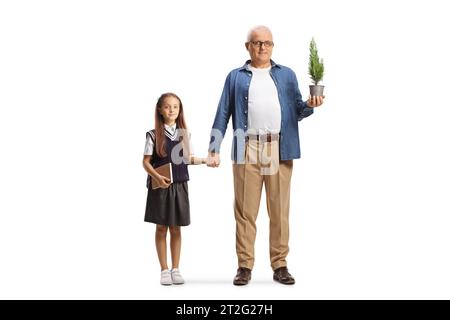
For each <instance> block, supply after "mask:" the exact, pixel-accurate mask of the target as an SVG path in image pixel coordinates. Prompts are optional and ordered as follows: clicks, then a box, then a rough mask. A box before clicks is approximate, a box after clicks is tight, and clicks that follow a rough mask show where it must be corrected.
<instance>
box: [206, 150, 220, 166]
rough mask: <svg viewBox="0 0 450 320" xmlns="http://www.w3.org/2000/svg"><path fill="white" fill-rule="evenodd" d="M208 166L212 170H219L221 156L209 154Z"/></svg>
mask: <svg viewBox="0 0 450 320" xmlns="http://www.w3.org/2000/svg"><path fill="white" fill-rule="evenodd" d="M206 165H207V166H208V167H211V168H217V167H218V166H219V165H220V154H218V153H214V152H209V153H208V159H207V160H206Z"/></svg>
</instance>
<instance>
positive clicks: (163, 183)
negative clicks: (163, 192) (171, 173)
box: [156, 175, 170, 189]
mask: <svg viewBox="0 0 450 320" xmlns="http://www.w3.org/2000/svg"><path fill="white" fill-rule="evenodd" d="M156 180H157V181H158V183H159V184H160V185H161V188H163V189H167V188H168V187H169V186H170V179H169V178H167V177H164V176H162V175H158V177H157V179H156Z"/></svg>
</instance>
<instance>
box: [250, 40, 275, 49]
mask: <svg viewBox="0 0 450 320" xmlns="http://www.w3.org/2000/svg"><path fill="white" fill-rule="evenodd" d="M250 43H251V44H252V46H254V47H255V48H258V47H259V48H260V47H262V46H263V45H264V46H265V47H266V48H272V47H273V41H250Z"/></svg>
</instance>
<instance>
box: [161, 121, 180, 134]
mask: <svg viewBox="0 0 450 320" xmlns="http://www.w3.org/2000/svg"><path fill="white" fill-rule="evenodd" d="M164 128H166V129H167V131H169V132H170V133H174V132H175V130H176V128H177V124H176V123H175V124H174V125H173V126H169V125H167V124H165V123H164Z"/></svg>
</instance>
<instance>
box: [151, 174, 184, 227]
mask: <svg viewBox="0 0 450 320" xmlns="http://www.w3.org/2000/svg"><path fill="white" fill-rule="evenodd" d="M144 221H145V222H151V223H156V224H161V225H164V226H187V225H189V224H190V223H191V215H190V207H189V190H188V184H187V182H174V183H172V184H171V185H170V186H169V187H168V188H167V189H163V188H158V189H155V190H152V189H151V187H150V188H149V189H148V195H147V206H146V208H145V218H144Z"/></svg>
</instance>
